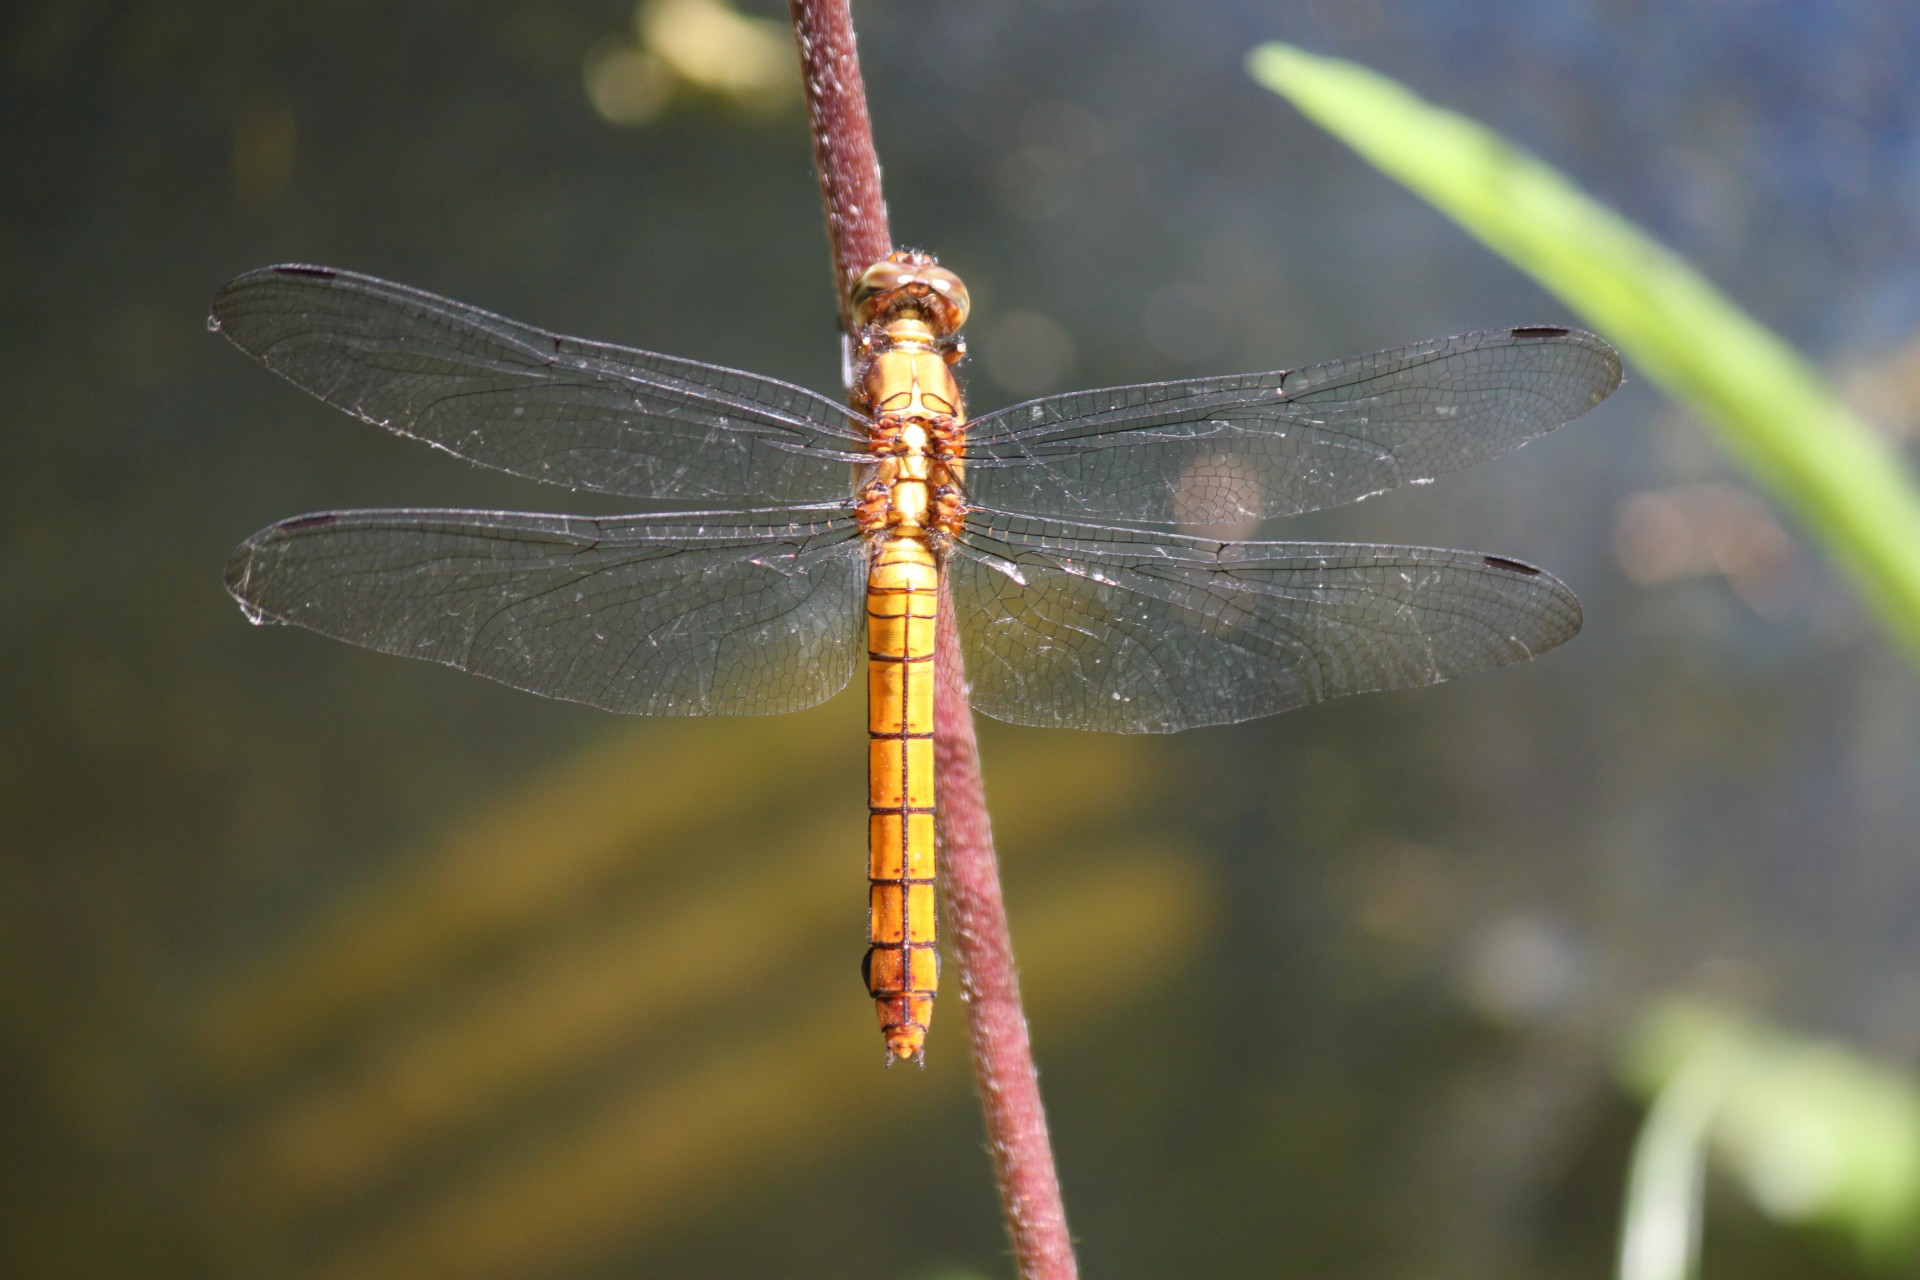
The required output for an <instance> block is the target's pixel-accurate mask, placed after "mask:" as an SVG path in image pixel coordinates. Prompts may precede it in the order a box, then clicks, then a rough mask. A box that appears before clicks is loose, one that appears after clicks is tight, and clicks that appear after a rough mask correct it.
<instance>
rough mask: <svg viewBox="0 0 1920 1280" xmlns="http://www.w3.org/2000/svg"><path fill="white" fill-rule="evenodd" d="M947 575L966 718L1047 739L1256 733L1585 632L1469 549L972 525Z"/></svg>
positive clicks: (1570, 600)
mask: <svg viewBox="0 0 1920 1280" xmlns="http://www.w3.org/2000/svg"><path fill="white" fill-rule="evenodd" d="M947 571H948V573H949V575H950V577H951V581H952V585H953V597H954V601H955V608H956V616H957V620H958V622H959V626H960V634H961V639H962V643H963V645H964V647H965V653H966V660H967V676H968V679H969V681H970V682H971V693H970V700H971V701H972V703H973V705H974V707H975V708H976V709H978V710H980V711H983V712H985V713H986V714H988V715H990V716H993V717H995V718H996V719H1000V720H1010V721H1012V722H1014V723H1015V724H1030V725H1041V726H1046V727H1051V728H1066V729H1102V730H1107V731H1110V732H1120V733H1169V732H1172V731H1174V730H1178V729H1190V728H1194V727H1197V726H1199V725H1209V724H1229V723H1233V722H1235V721H1240V720H1251V719H1253V718H1254V717H1256V716H1264V715H1271V714H1272V713H1274V712H1276V711H1285V710H1288V709H1289V708H1292V707H1299V706H1304V705H1306V704H1307V703H1310V702H1320V701H1322V700H1324V699H1327V698H1334V697H1339V696H1340V695H1342V694H1348V693H1365V692H1370V691H1374V690H1382V689H1405V688H1413V687H1416V686H1419V685H1428V684H1436V683H1438V682H1439V681H1442V680H1449V679H1452V678H1453V677H1455V676H1462V675H1466V674H1468V673H1470V672H1474V671H1482V670H1486V669H1488V668H1491V667H1498V666H1503V665H1505V664H1506V663H1509V662H1518V661H1520V660H1521V659H1523V658H1530V657H1532V656H1533V655H1534V654H1537V653H1540V652H1543V651H1544V650H1547V649H1551V648H1553V647H1554V646H1555V645H1557V644H1561V643H1562V642H1564V641H1566V640H1568V639H1569V638H1571V637H1572V636H1573V635H1574V633H1576V632H1577V631H1579V630H1580V604H1579V601H1577V600H1576V599H1575V598H1574V596H1573V593H1572V592H1571V591H1569V590H1568V589H1567V588H1566V586H1565V585H1563V584H1562V583H1561V582H1560V581H1558V580H1557V579H1555V578H1554V577H1552V576H1551V575H1549V574H1546V573H1543V572H1541V571H1540V570H1538V569H1535V568H1533V567H1532V566H1530V565H1525V564H1521V563H1520V562H1518V561H1514V560H1507V559H1505V558H1503V557H1500V556H1484V555H1477V554H1475V553H1472V552H1467V551H1438V550H1431V549H1428V548H1423V547H1385V546H1354V545H1342V544H1333V543H1311V542H1212V541H1206V540H1202V539H1197V538H1187V537H1180V536H1177V535H1172V534H1164V533H1149V532H1146V531H1141V530H1122V529H1100V528H1096V527H1092V526H1069V525H1064V524H1054V523H1048V522H1041V521H1033V520H1022V519H1017V518H1007V517H998V516H989V517H986V518H985V519H982V520H980V521H979V522H978V523H977V524H976V523H975V518H974V517H972V516H969V518H968V527H967V532H966V533H965V534H963V535H962V537H961V539H960V540H958V541H956V542H955V543H954V544H953V548H952V551H951V553H950V554H949V555H948V557H947Z"/></svg>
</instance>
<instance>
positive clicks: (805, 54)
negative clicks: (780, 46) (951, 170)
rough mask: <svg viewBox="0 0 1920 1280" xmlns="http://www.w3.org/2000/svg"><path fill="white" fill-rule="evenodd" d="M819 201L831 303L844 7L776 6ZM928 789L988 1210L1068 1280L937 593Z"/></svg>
mask: <svg viewBox="0 0 1920 1280" xmlns="http://www.w3.org/2000/svg"><path fill="white" fill-rule="evenodd" d="M789 7H790V9H791V12H792V14H793V27H794V34H795V37H796V39H797V40H798V41H799V45H800V64H801V70H802V72H803V73H804V77H805V84H806V96H807V118H808V120H809V121H810V123H811V125H812V129H813V150H814V160H815V162H816V164H817V165H818V168H819V173H820V193H821V197H822V199H823V200H824V202H825V204H826V212H827V238H828V240H829V242H830V243H831V245H832V248H833V266H834V274H835V278H836V280H837V281H838V282H839V286H840V295H841V299H842V301H843V303H844V300H845V297H846V293H847V288H848V286H849V285H851V284H852V283H853V281H854V280H855V279H856V278H858V276H859V275H860V273H861V272H862V271H864V270H866V268H867V267H868V266H869V265H871V264H872V263H875V262H878V261H879V260H880V259H881V258H884V257H886V256H887V254H888V253H889V252H891V251H892V238H891V236H890V234H889V232H888V229H887V212H886V205H885V204H884V202H883V201H882V199H881V193H880V162H879V158H878V157H877V156H876V155H875V154H874V149H873V127H872V125H871V123H870V122H869V119H868V115H867V101H866V86H865V84H864V83H863V82H862V80H861V78H860V63H859V60H858V57H857V56H856V54H855V52H854V47H853V19H852V15H851V14H850V13H849V12H848V8H847V0H790V3H789ZM937 644H938V652H939V660H938V662H937V664H936V665H937V666H938V669H939V670H938V680H939V683H938V691H937V693H936V694H935V702H934V734H935V739H934V790H935V794H936V796H937V797H938V800H939V806H940V836H941V840H940V849H941V855H942V857H943V859H944V861H945V873H946V898H947V914H948V918H949V920H950V922H951V924H952V929H951V938H950V941H949V945H950V947H951V949H952V952H953V955H954V958H955V960H957V961H958V962H959V969H960V998H961V999H962V1000H964V1001H965V1002H966V1003H967V1006H968V1012H969V1017H968V1031H969V1033H970V1036H971V1039H972V1043H973V1077H974V1084H975V1086H976V1087H977V1088H978V1090H979V1093H980V1105H981V1111H982V1113H983V1116H984V1119H985V1122H986V1129H987V1145H988V1149H989V1151H990V1152H991V1153H992V1156H993V1165H994V1174H995V1178H996V1181H997V1182H998V1184H999V1189H1000V1203H1001V1208H1002V1212H1003V1214H1004V1215H1005V1218H1006V1223H1007V1234H1008V1235H1009V1237H1011V1239H1012V1243H1013V1255H1014V1261H1015V1265H1016V1266H1017V1268H1018V1271H1019V1275H1020V1276H1021V1280H1075V1278H1076V1277H1077V1276H1078V1275H1079V1266H1078V1264H1077V1263H1076V1261H1075V1260H1074V1256H1073V1240H1072V1237H1071V1236H1070V1235H1069V1234H1068V1232H1067V1214H1066V1208H1065V1206H1064V1204H1063V1203H1062V1201H1061V1198H1060V1179H1059V1175H1058V1174H1057V1173H1056V1172H1055V1170H1054V1162H1053V1146H1052V1143H1051V1141H1050V1140H1049V1138H1048V1135H1047V1117H1046V1112H1045V1110H1044V1109H1043V1107H1042V1106H1041V1103H1040V1079H1039V1075H1038V1073H1037V1072H1036V1071H1035V1070H1034V1065H1033V1047H1032V1044H1031V1042H1030V1041H1029V1040H1028V1038H1027V1017H1026V1011H1025V1009H1024V1008H1023V1007H1022V1005H1021V1003H1020V978H1019V974H1018V972H1017V971H1016V969H1015V967H1014V962H1013V943H1012V938H1011V934H1010V933H1009V932H1008V929H1007V913H1006V906H1005V903H1004V901H1003V899H1002V897H1001V892H1000V866H999V862H998V860H997V859H996V858H995V856H994V851H993V826H992V823H991V822H990V821H989V819H988V817H987V799H986V792H985V789H984V787H983V786H982V784H981V778H980V751H979V747H978V745H977V744H976V742H975V740H974V735H973V715H972V713H971V712H970V711H969V710H968V709H967V700H966V669H965V667H964V665H963V664H962V661H961V657H960V637H959V634H958V631H957V630H956V628H955V626H954V620H953V608H952V602H951V601H950V599H949V598H948V595H947V590H946V586H945V584H944V582H943V583H942V585H941V590H940V621H939V637H938V641H937Z"/></svg>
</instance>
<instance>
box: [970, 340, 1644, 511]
mask: <svg viewBox="0 0 1920 1280" xmlns="http://www.w3.org/2000/svg"><path fill="white" fill-rule="evenodd" d="M1619 385H1620V357H1619V356H1618V355H1617V354H1616V353H1615V352H1614V350H1613V348H1612V347H1610V346H1608V345H1607V344H1606V343H1605V342H1603V341H1601V340H1600V339H1599V338H1596V337H1595V336H1594V335H1592V334H1590V333H1583V332H1581V331H1580V330H1578V329H1562V328H1557V327H1555V328H1544V327H1543V328H1520V329H1491V330H1486V331H1483V332H1479V333H1467V334H1461V335H1459V336H1458V337H1452V338H1438V339H1435V340H1433V341H1430V342H1421V343H1416V344H1414V345H1413V346H1410V347H1398V348H1395V349H1393V350H1390V351H1380V352H1376V353H1374V354H1372V355H1365V356H1354V357H1351V358H1349V359H1345V360H1335V361H1332V362H1330V363H1327V364H1318V365H1308V366H1307V367H1305V368H1303V369H1294V370H1291V371H1287V372H1280V373H1256V374H1244V375H1241V376H1238V377H1226V378H1198V379H1194V380H1191V381H1187V382H1162V383H1152V384H1148V385H1143V386H1132V387H1113V388H1109V389H1107V390H1104V391H1078V392H1073V393H1071V394H1068V395H1061V396H1050V397H1048V398H1046V399H1041V400H1032V401H1029V402H1027V403H1026V404H1020V405H1015V406H1013V407H1012V408H1009V409H1002V410H1000V411H998V412H996V413H991V414H988V415H987V416H985V417H983V418H980V419H978V420H977V421H975V422H974V423H973V424H972V426H971V427H970V429H969V438H968V442H967V448H966V457H967V471H966V481H967V488H968V491H969V495H970V500H971V501H973V502H977V503H979V504H980V505H982V506H986V507H991V508H995V509H997V510H1001V511H1012V512H1021V513H1026V514H1030V515H1039V516H1058V517H1061V518H1064V519H1069V520H1124V521H1138V522H1142V523H1160V524H1180V525H1189V526H1192V525H1211V524H1232V523H1236V522H1240V521H1245V520H1256V519H1264V518H1266V517H1269V516H1288V515H1297V514H1299V513H1300V512H1303V511H1315V510H1319V509H1321V508H1323V507H1334V506H1339V505H1340V504H1342V503H1346V502H1352V501H1354V500H1356V499H1359V498H1364V497H1367V496H1368V495H1370V494H1375V493H1380V492H1383V491H1385V490H1388V489H1393V488H1397V487H1399V486H1400V485H1404V484H1420V483H1423V482H1425V481H1428V480H1432V479H1433V478H1435V477H1436V476H1442V475H1445V474H1447V473H1448V472H1452V471H1458V470H1460V469H1461V468H1463V467H1468V466H1472V465H1473V464H1474V463H1476V462H1481V461H1484V460H1485V459H1487V458H1491V457H1495V456H1497V455H1499V454H1502V453H1505V452H1507V451H1508V450H1509V449H1513V448H1516V447H1518V446H1519V445H1522V444H1525V443H1526V442H1527V441H1529V440H1531V439H1533V438H1534V437H1535V436H1539V435H1542V434H1544V433H1545V432H1548V431H1551V430H1553V429H1554V428H1555V427H1557V426H1559V425H1560V424H1561V423H1563V422H1566V421H1567V420H1568V419H1569V418H1573V417H1575V416H1577V415H1579V414H1581V413H1584V412H1585V411H1586V410H1588V409H1590V408H1592V407H1593V406H1594V405H1596V404H1598V403H1600V401H1602V400H1603V399H1605V398H1606V397H1607V395H1608V393H1610V392H1611V391H1612V390H1613V389H1614V388H1615V387H1617V386H1619Z"/></svg>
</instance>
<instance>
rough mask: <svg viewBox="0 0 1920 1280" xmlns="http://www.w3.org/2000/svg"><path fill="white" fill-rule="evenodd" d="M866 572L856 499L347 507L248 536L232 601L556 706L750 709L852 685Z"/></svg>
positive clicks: (256, 613) (262, 617) (256, 615)
mask: <svg viewBox="0 0 1920 1280" xmlns="http://www.w3.org/2000/svg"><path fill="white" fill-rule="evenodd" d="M865 577H866V554H865V548H864V544H863V543H862V541H861V539H860V537H859V534H858V532H857V530H856V529H855V527H854V524H853V522H852V520H851V519H849V518H847V516H846V514H845V509H844V505H839V506H834V507H825V508H819V509H789V510H784V511H768V512H742V513H729V514H721V515H701V514H684V513H676V514H674V515H671V516H623V517H618V518H614V519H599V520H594V519H587V518H585V517H581V516H555V515H525V514H521V513H518V512H488V511H342V512H336V513H328V514H322V515H312V516H300V517H296V518H295V519H292V520H285V521H282V522H280V523H279V524H275V525H270V526H269V527H267V528H265V529H262V530H261V531H260V532H259V533H256V534H255V535H254V536H253V537H251V538H249V539H247V541H246V542H244V543H242V544H241V546H240V547H239V549H238V550H237V551H236V552H235V553H234V557H233V560H232V562H231V563H230V564H229V565H228V568H227V589H228V590H229V591H231V592H232V593H233V594H234V596H235V598H237V599H238V600H239V601H240V602H241V604H242V606H243V607H244V608H245V609H246V610H247V612H248V614H249V616H251V617H252V618H253V620H254V621H255V622H258V623H291V624H293V625H296V626H302V627H306V628H309V629H310V630H313V631H318V632H320V633H321V634H323V635H328V636H333V637H335V638H336V639H340V640H346V641H350V642H351V643H353V644H358V645H364V646H365V647H367V648H369V649H377V650H379V651H381V652H383V653H396V654H401V655H403V656H406V657H412V658H425V659H428V660H430V661H434V662H442V663H446V664H447V665H449V666H454V667H459V668H461V669H463V670H466V671H472V672H474V673H475V674H478V675H483V676H486V677H488V678H489V679H493V680H498V681H500V682H501V683H503V684H509V685H512V686H514V687H515V688H519V689H527V690H530V691H532V692H534V693H540V694H545V695H546V696H548V697H552V698H564V699H567V700H569V701H573V702H584V703H587V704H589V705H591V706H595V707H601V708H604V709H606V710H609V711H622V712H630V713H635V714H643V715H745V714H762V713H772V712H781V711H796V710H799V709H800V708H802V707H809V706H812V705H814V704H815V703H817V702H821V701H823V700H825V699H826V698H829V697H831V696H832V695H833V694H834V693H835V692H837V691H838V690H839V689H840V688H841V687H842V686H844V685H845V684H846V683H847V680H848V678H849V677H850V676H851V675H852V673H853V664H854V660H855V657H856V655H857V654H858V652H859V650H860V645H859V643H858V638H859V628H860V626H861V622H862V618H861V605H860V600H861V592H862V590H863V587H864V583H865Z"/></svg>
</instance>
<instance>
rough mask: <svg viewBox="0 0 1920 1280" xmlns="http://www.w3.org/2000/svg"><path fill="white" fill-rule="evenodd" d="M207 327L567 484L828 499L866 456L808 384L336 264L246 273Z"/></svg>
mask: <svg viewBox="0 0 1920 1280" xmlns="http://www.w3.org/2000/svg"><path fill="white" fill-rule="evenodd" d="M208 323H209V325H210V326H211V327H212V328H214V329H215V330H217V331H218V332H220V333H224V334H225V335H226V336H227V337H228V338H230V339H231V340H232V341H233V343H234V344H235V345H236V346H238V347H239V348H240V349H241V350H242V351H245V352H246V353H247V354H249V355H251V356H253V357H255V358H256V359H258V360H259V361H260V362H261V363H263V364H265V365H266V366H267V367H268V368H269V369H272V370H273V371H274V372H275V373H278V374H280V375H281V376H282V377H285V378H286V379H287V380H288V381H290V382H292V383H294V384H295V385H296V386H299V387H301V388H304V389H305V390H307V391H310V392H312V393H313V394H314V395H316V396H318V397H320V399H322V400H324V401H326V402H327V403H328V404H330V405H333V406H335V407H336V408H340V409H344V410H346V411H347V412H348V413H351V414H354V415H355V416H357V417H360V418H363V419H365V420H366V421H368V422H371V423H373V424H374V425H376V426H381V427H385V428H387V429H388V430H389V431H394V432H397V433H398V434H400V435H404V436H412V437H414V438H416V439H419V440H424V441H426V442H427V443H429V444H433V445H437V446H438V447H440V448H442V449H445V450H447V451H448V452H450V453H454V454H457V455H459V456H460V457H462V458H466V459H467V460H468V461H471V462H477V463H479V464H480V465H481V466H486V467H494V468H497V469H498V470H501V471H509V472H512V473H513V474H515V475H520V476H527V477H529V478H531V479H534V480H545V481H547V482H549V483H552V484H558V485H564V486H566V487H568V488H574V489H593V490H598V491H600V492H603V493H618V494H626V495H628V496H631V497H636V498H658V499H667V500H672V501H685V502H701V501H726V500H737V499H738V498H740V497H743V496H750V497H751V498H752V500H753V501H755V502H760V503H769V504H771V503H785V502H796V503H797V502H824V501H831V500H833V499H835V498H844V497H846V496H847V494H848V493H849V492H851V487H852V474H853V473H852V471H851V470H850V469H849V464H851V463H857V462H860V461H862V460H868V461H870V460H871V459H870V458H869V457H868V456H867V455H866V454H865V453H864V441H865V436H864V433H863V432H862V431H861V430H860V428H859V427H858V425H857V423H856V421H855V420H854V419H853V418H852V416H851V414H850V412H849V411H848V410H847V409H846V408H845V407H844V406H841V405H838V404H836V403H834V402H833V401H832V400H829V399H827V398H826V397H825V396H821V395H817V394H815V393H814V392H811V391H808V390H806V389H805V388H803V387H795V386H790V385H788V384H787V383H784V382H776V381H774V380H773V379H771V378H762V377H759V376H757V375H755V374H750V373H741V372H739V371H737V370H733V369H723V368H720V367H718V366H715V365H707V364H700V363H698V362H697V361H693V360H680V359H676V358H675V357H672V356H663V355H654V354H651V353H649V352H645V351H633V350H629V349H627V348H625V347H615V346H609V345H606V344H604V343H598V342H585V341H582V340H580V339H578V338H563V337H559V336H557V335H555V334H551V333H547V332H544V331H542V330H539V329H535V328H532V327H530V326H528V325H523V324H519V323H516V322H515V321H512V320H507V319H504V318H502V317H500V316H496V315H493V314H492V313H490V312H486V311H482V310H480V309H479V308H477V307H469V306H467V305H465V304H464V303H459V302H454V301H451V300H449V299H447V298H441V297H437V296H435V295H434V294H431V293H425V292H422V291H421V290H418V289H410V288H408V287H406V286H405V285H398V284H390V283H388V282H387V281H385V280H376V279H374V278H373V277H371V276H363V275H356V274H354V273H352V272H348V271H336V270H333V269H331V268H326V267H304V266H278V267H263V268H261V269H259V270H257V271H249V272H248V273H247V274H245V275H243V276H240V277H238V278H236V279H234V280H232V281H231V282H229V283H228V284H227V285H226V287H225V288H223V289H221V290H220V292H219V294H218V295H217V296H216V297H215V298H214V300H213V315H212V316H211V318H210V319H209V321H208Z"/></svg>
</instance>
